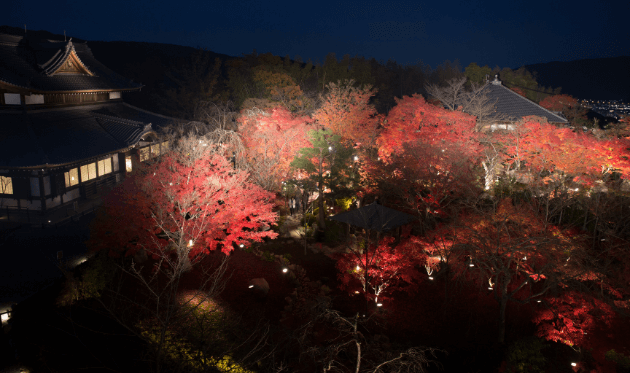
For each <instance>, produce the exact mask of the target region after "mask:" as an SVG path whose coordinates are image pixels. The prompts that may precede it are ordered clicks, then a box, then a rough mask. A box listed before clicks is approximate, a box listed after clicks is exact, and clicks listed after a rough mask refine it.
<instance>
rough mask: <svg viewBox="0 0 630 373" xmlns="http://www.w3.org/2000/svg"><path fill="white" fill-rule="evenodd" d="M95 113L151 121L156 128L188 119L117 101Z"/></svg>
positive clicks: (138, 120) (143, 121)
mask: <svg viewBox="0 0 630 373" xmlns="http://www.w3.org/2000/svg"><path fill="white" fill-rule="evenodd" d="M94 112H95V113H100V114H105V115H111V116H115V117H120V118H127V119H130V120H134V121H137V122H142V123H151V124H152V125H153V129H154V130H159V129H160V128H163V127H166V126H168V125H170V124H180V123H187V122H188V121H186V120H183V119H177V118H172V117H167V116H165V115H161V114H156V113H152V112H150V111H146V110H143V109H140V108H137V107H135V106H132V105H129V104H127V103H117V104H114V105H107V106H104V107H103V108H100V109H98V110H95V111H94Z"/></svg>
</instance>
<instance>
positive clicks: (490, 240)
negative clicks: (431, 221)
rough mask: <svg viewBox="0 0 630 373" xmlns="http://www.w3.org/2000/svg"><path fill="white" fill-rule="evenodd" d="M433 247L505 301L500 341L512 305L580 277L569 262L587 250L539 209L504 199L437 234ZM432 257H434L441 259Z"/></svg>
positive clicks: (430, 249) (501, 304) (456, 270)
mask: <svg viewBox="0 0 630 373" xmlns="http://www.w3.org/2000/svg"><path fill="white" fill-rule="evenodd" d="M432 236H433V237H437V238H439V240H434V242H431V246H429V247H427V248H426V249H427V251H428V252H433V253H435V254H437V255H438V256H439V257H440V258H441V259H442V260H443V261H444V260H445V259H446V260H448V262H447V264H448V266H449V267H451V268H452V269H453V270H454V273H455V274H456V275H457V276H462V277H463V278H467V279H469V280H472V281H475V282H478V283H479V285H480V286H483V287H485V288H487V289H488V291H491V292H492V293H493V295H494V297H495V298H496V300H497V301H498V303H499V322H500V323H499V338H498V340H499V342H500V343H503V342H504V340H505V328H506V309H507V304H508V302H520V303H527V302H530V301H531V300H533V299H538V298H540V297H541V296H542V295H544V294H546V293H547V292H548V291H549V290H550V289H552V288H553V287H554V286H555V285H556V284H558V283H559V282H562V281H567V279H568V278H569V277H576V276H578V275H579V274H580V272H579V271H578V270H575V269H574V267H573V265H574V263H575V262H576V261H575V260H574V261H573V262H571V263H570V265H568V266H564V264H566V263H567V262H566V259H567V258H568V257H570V255H574V254H573V253H574V252H576V251H580V250H581V249H582V245H581V242H580V241H579V240H578V239H576V238H574V237H573V236H572V234H570V233H568V232H565V231H562V230H560V229H558V228H556V227H552V226H549V225H547V224H545V223H544V221H543V220H541V219H540V218H539V217H538V216H537V211H535V208H534V209H531V208H527V206H525V205H521V206H518V207H516V206H514V205H513V203H512V200H511V199H504V200H502V201H501V202H500V203H499V204H498V205H497V207H496V211H494V212H485V213H475V214H469V215H466V216H464V217H463V218H461V219H460V220H459V221H457V222H453V223H450V224H448V225H444V226H442V227H440V228H439V229H438V230H437V231H435V232H433V234H432ZM435 254H432V255H435Z"/></svg>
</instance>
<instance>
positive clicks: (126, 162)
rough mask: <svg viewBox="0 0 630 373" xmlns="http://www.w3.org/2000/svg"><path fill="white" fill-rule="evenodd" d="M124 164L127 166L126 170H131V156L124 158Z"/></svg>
mask: <svg viewBox="0 0 630 373" xmlns="http://www.w3.org/2000/svg"><path fill="white" fill-rule="evenodd" d="M125 166H126V167H127V172H131V170H132V167H131V157H127V158H125Z"/></svg>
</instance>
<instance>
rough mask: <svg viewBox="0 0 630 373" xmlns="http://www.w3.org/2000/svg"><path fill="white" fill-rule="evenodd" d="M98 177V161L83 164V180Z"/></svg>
mask: <svg viewBox="0 0 630 373" xmlns="http://www.w3.org/2000/svg"><path fill="white" fill-rule="evenodd" d="M95 178H96V163H90V164H86V165H83V166H81V181H83V182H86V181H88V180H92V179H95Z"/></svg>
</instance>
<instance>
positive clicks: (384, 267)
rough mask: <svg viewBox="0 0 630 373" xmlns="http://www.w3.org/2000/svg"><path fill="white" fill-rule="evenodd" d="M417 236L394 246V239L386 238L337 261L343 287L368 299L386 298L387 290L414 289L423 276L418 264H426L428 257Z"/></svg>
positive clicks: (361, 246)
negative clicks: (417, 268)
mask: <svg viewBox="0 0 630 373" xmlns="http://www.w3.org/2000/svg"><path fill="white" fill-rule="evenodd" d="M419 242H420V241H419V239H418V238H417V237H414V236H411V237H408V238H406V239H403V240H402V241H401V242H400V243H398V245H394V238H393V237H384V238H383V239H381V240H380V241H379V242H378V245H376V244H374V243H366V242H363V243H359V247H355V248H351V250H350V253H346V254H341V255H339V258H338V260H337V270H338V271H339V272H338V277H339V280H340V281H341V284H340V285H339V286H340V288H342V289H344V290H346V291H348V293H350V294H363V295H364V296H365V297H366V299H374V302H376V303H378V300H379V298H380V299H381V300H382V299H384V297H385V294H386V290H388V292H390V293H391V291H392V290H393V289H402V288H406V289H407V290H410V289H413V286H411V285H414V286H415V285H417V284H418V282H419V281H420V279H421V277H420V275H419V273H418V271H417V270H416V269H415V266H416V265H425V264H426V261H427V256H426V254H425V253H424V252H423V251H422V249H421V246H420V244H419Z"/></svg>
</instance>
